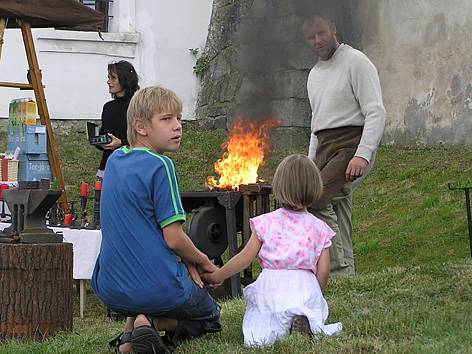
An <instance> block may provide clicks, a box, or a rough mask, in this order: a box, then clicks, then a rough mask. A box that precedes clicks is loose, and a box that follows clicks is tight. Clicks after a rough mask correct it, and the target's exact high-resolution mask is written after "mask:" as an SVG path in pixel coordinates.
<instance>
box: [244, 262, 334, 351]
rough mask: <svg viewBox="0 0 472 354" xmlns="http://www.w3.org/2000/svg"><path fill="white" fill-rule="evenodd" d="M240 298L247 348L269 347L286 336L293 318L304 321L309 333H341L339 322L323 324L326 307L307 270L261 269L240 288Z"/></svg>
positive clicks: (313, 279) (316, 281) (316, 284)
mask: <svg viewBox="0 0 472 354" xmlns="http://www.w3.org/2000/svg"><path fill="white" fill-rule="evenodd" d="M244 299H245V300H246V313H245V314H244V319H243V335H244V344H246V345H248V346H265V345H271V344H272V343H273V342H274V341H275V340H276V339H277V338H279V337H282V336H284V335H286V334H288V332H289V330H290V326H291V324H292V319H293V317H294V316H296V315H304V316H306V317H307V318H308V320H309V321H310V328H311V331H312V332H313V334H323V335H332V334H336V333H339V332H341V330H342V324H341V323H340V322H338V323H334V324H330V325H325V321H326V319H327V318H328V304H327V303H326V301H325V299H324V297H323V294H322V293H321V289H320V286H319V284H318V280H317V279H316V276H315V275H314V274H313V272H311V271H309V270H302V269H300V270H274V269H263V270H262V272H261V274H260V275H259V277H258V278H257V280H256V281H255V282H254V283H252V284H250V285H248V286H246V287H245V288H244Z"/></svg>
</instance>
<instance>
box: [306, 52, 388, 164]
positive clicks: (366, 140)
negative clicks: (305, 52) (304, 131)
mask: <svg viewBox="0 0 472 354" xmlns="http://www.w3.org/2000/svg"><path fill="white" fill-rule="evenodd" d="M307 89H308V98H309V100H310V105H311V109H312V118H311V138H310V147H309V150H308V156H309V157H310V158H312V159H314V158H315V155H316V148H317V145H318V140H317V138H316V132H318V131H320V130H324V129H332V128H339V127H346V126H363V127H364V130H363V132H362V137H361V141H360V143H359V146H358V148H357V151H356V153H355V156H360V157H362V158H364V159H366V160H367V161H368V162H370V159H371V156H372V153H373V152H374V151H375V150H376V149H377V147H378V145H379V142H380V139H381V137H382V134H383V130H384V126H385V108H384V106H383V102H382V91H381V88H380V81H379V76H378V73H377V69H376V68H375V66H374V64H372V62H371V61H370V60H369V58H367V56H366V55H365V54H364V53H362V52H360V51H358V50H356V49H354V48H352V47H350V46H349V45H347V44H341V45H340V46H339V47H338V49H337V50H336V51H335V52H334V54H333V56H332V57H331V58H330V59H328V60H318V62H317V63H316V65H315V66H314V67H313V69H311V71H310V74H309V76H308V81H307Z"/></svg>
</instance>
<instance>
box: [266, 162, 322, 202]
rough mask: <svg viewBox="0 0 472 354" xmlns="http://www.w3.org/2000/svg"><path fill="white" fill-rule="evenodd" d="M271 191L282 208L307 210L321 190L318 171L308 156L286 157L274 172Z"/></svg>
mask: <svg viewBox="0 0 472 354" xmlns="http://www.w3.org/2000/svg"><path fill="white" fill-rule="evenodd" d="M272 190H273V193H274V198H275V199H276V200H277V201H278V202H279V203H280V205H281V206H282V207H285V208H289V209H295V210H297V209H304V208H307V207H309V206H311V205H312V204H313V203H315V202H316V201H317V200H318V198H319V197H320V195H321V192H322V190H323V183H322V181H321V176H320V171H319V170H318V167H316V165H315V163H314V162H313V161H312V160H311V159H309V158H308V156H305V155H301V154H293V155H290V156H287V157H286V158H284V159H283V160H282V162H281V163H280V164H279V166H278V167H277V169H276V170H275V174H274V179H273V181H272Z"/></svg>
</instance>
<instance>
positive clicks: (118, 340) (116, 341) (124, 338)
mask: <svg viewBox="0 0 472 354" xmlns="http://www.w3.org/2000/svg"><path fill="white" fill-rule="evenodd" d="M125 343H131V332H121V333H120V334H118V335H117V336H116V337H115V338H113V339H112V340H111V341H109V342H108V344H109V345H110V347H112V348H115V353H119V352H120V350H119V348H120V345H122V344H125Z"/></svg>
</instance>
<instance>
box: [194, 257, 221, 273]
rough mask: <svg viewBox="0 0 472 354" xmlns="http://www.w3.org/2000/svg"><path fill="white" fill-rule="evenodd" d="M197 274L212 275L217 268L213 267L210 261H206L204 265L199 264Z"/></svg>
mask: <svg viewBox="0 0 472 354" xmlns="http://www.w3.org/2000/svg"><path fill="white" fill-rule="evenodd" d="M198 268H199V269H198V270H199V272H200V274H201V273H213V272H215V271H217V270H218V269H219V268H218V267H217V266H216V265H214V264H213V263H212V262H210V260H208V262H206V263H205V264H200V265H199V267H198Z"/></svg>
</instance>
